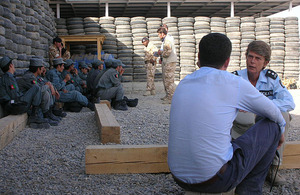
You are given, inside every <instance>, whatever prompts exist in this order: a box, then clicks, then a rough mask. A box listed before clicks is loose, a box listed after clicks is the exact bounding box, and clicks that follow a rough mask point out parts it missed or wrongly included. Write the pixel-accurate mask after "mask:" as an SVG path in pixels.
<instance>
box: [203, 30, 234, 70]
mask: <svg viewBox="0 0 300 195" xmlns="http://www.w3.org/2000/svg"><path fill="white" fill-rule="evenodd" d="M231 49H232V45H231V41H230V40H229V38H228V37H227V36H225V35H223V34H220V33H210V34H208V35H205V36H204V37H203V38H202V39H201V41H200V43H199V55H198V57H199V63H200V66H201V67H203V66H208V67H213V68H217V69H219V68H221V67H222V66H223V64H224V63H225V61H226V60H227V59H228V58H229V57H230V54H231Z"/></svg>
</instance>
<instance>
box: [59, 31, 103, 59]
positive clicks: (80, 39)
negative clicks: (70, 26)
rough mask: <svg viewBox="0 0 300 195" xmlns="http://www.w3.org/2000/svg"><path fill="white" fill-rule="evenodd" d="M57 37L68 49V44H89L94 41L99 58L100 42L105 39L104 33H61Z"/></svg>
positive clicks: (99, 57)
mask: <svg viewBox="0 0 300 195" xmlns="http://www.w3.org/2000/svg"><path fill="white" fill-rule="evenodd" d="M59 37H60V38H61V40H62V42H63V44H64V45H65V46H66V48H67V50H68V51H70V44H74V43H76V44H89V43H95V42H96V43H97V54H98V59H99V60H101V50H102V44H103V42H104V40H105V36H104V35H61V36H59Z"/></svg>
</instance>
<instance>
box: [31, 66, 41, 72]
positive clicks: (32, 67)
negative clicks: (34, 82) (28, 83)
mask: <svg viewBox="0 0 300 195" xmlns="http://www.w3.org/2000/svg"><path fill="white" fill-rule="evenodd" d="M39 68H41V66H29V71H30V72H32V73H35V72H36V71H38V69H39Z"/></svg>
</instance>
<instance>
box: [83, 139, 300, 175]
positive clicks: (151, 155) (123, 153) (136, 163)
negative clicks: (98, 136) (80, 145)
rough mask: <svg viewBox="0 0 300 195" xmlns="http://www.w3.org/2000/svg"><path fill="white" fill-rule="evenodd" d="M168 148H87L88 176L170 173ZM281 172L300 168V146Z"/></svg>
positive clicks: (290, 150)
mask: <svg viewBox="0 0 300 195" xmlns="http://www.w3.org/2000/svg"><path fill="white" fill-rule="evenodd" d="M167 152H168V147H167V145H133V146H130V145H101V146H100V145H95V146H87V148H86V152H85V168H86V173H87V174H116V173H162V172H170V171H169V168H168V164H167ZM280 168H281V169H295V168H300V142H299V141H297V142H287V143H286V146H285V150H284V154H283V164H282V165H281V166H280Z"/></svg>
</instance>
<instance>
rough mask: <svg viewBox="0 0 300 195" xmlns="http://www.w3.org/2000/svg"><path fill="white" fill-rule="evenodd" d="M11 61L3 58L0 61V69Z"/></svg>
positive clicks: (6, 57) (5, 57) (8, 58)
mask: <svg viewBox="0 0 300 195" xmlns="http://www.w3.org/2000/svg"><path fill="white" fill-rule="evenodd" d="M11 61H12V59H11V58H10V57H8V56H4V57H3V58H1V59H0V68H3V67H5V66H6V65H7V64H10V63H11Z"/></svg>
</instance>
